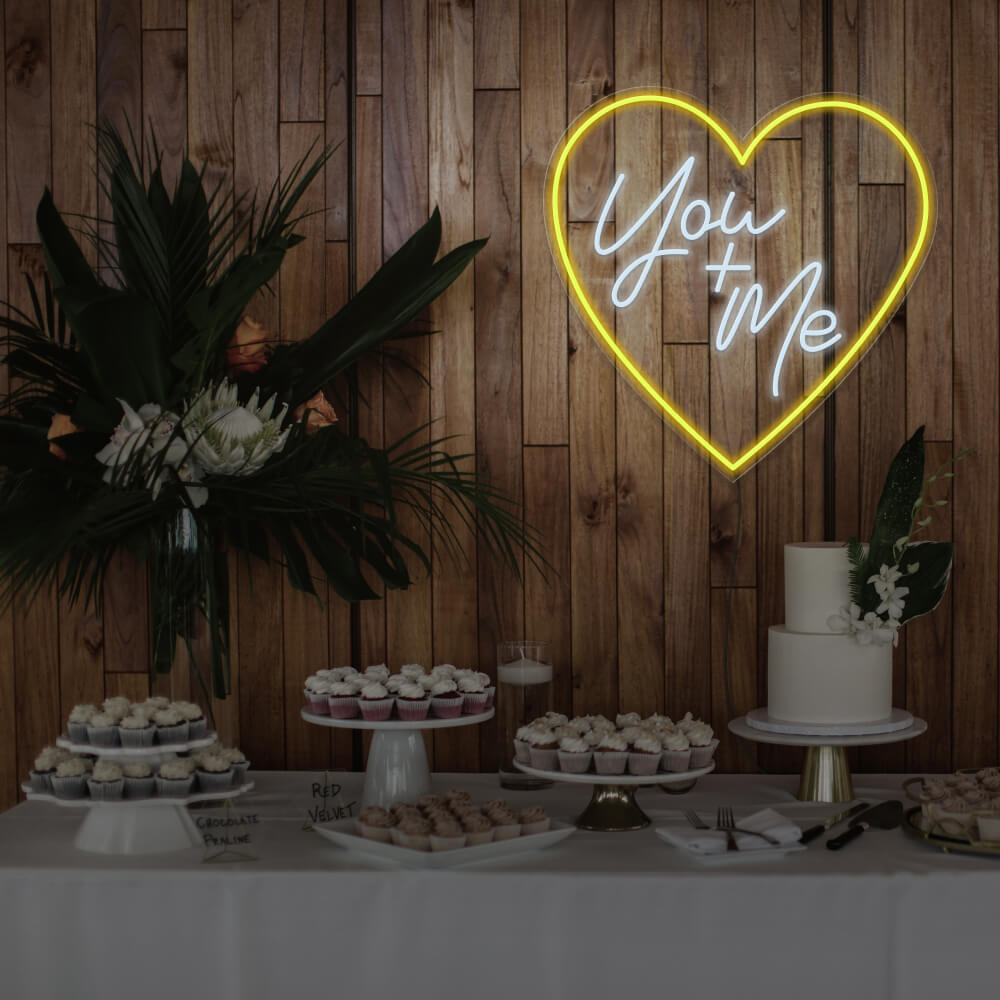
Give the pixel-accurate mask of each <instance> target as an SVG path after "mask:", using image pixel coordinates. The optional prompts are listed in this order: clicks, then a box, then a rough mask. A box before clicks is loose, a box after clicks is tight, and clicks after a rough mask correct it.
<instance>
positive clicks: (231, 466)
mask: <svg viewBox="0 0 1000 1000" xmlns="http://www.w3.org/2000/svg"><path fill="white" fill-rule="evenodd" d="M275 401H276V397H275V396H272V397H271V398H270V399H269V400H268V401H267V402H266V403H265V404H264V405H263V406H260V405H259V404H260V390H259V389H255V390H254V393H253V395H252V396H251V397H250V399H249V400H248V401H247V402H246V403H245V404H241V403H240V401H239V390H238V388H237V386H235V385H233V384H231V383H230V382H229V381H227V380H226V379H223V380H222V381H221V382H220V383H219V385H218V387H217V388H216V389H215V390H214V391H213V390H212V388H211V387H208V388H207V389H205V390H204V391H202V392H201V393H200V394H199V395H198V396H196V397H195V398H194V400H193V401H192V402H191V404H190V406H189V407H188V412H187V413H186V414H185V416H184V433H185V435H186V436H187V438H188V440H189V441H190V442H191V450H192V451H193V452H194V456H195V458H196V459H197V461H198V464H199V465H200V466H201V467H202V468H203V469H205V470H206V471H207V472H211V473H215V474H217V475H224V476H249V475H252V474H253V473H255V472H257V471H258V470H260V469H261V468H262V467H263V465H264V464H265V463H266V462H267V460H268V459H269V458H270V457H271V456H272V455H274V454H275V453H277V452H280V451H281V450H282V448H284V447H285V441H287V440H288V434H289V432H290V430H291V425H289V426H288V427H287V428H285V430H282V429H281V425H282V423H283V422H284V419H285V414H286V413H287V412H288V406H287V405H284V406H282V407H281V410H280V411H279V412H278V415H277V416H276V417H275V416H272V414H273V413H274V406H275Z"/></svg>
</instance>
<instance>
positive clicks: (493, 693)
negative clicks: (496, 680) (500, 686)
mask: <svg viewBox="0 0 1000 1000" xmlns="http://www.w3.org/2000/svg"><path fill="white" fill-rule="evenodd" d="M496 698H497V689H496V685H494V684H491V685H490V686H489V687H488V688H487V689H486V711H487V712H488V711H489V710H490V709H491V708H492V707H493V703H494V702H495V701H496Z"/></svg>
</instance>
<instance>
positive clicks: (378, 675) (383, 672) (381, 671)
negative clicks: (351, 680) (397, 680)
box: [365, 663, 390, 681]
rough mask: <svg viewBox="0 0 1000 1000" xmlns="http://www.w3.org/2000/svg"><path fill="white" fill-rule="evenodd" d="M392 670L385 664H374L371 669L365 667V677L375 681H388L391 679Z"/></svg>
mask: <svg viewBox="0 0 1000 1000" xmlns="http://www.w3.org/2000/svg"><path fill="white" fill-rule="evenodd" d="M389 674H390V670H389V668H388V667H387V666H386V665H385V664H384V663H373V664H372V665H371V666H370V667H365V677H367V678H368V680H373V681H386V680H388V678H389Z"/></svg>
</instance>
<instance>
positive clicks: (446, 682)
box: [430, 667, 464, 719]
mask: <svg viewBox="0 0 1000 1000" xmlns="http://www.w3.org/2000/svg"><path fill="white" fill-rule="evenodd" d="M434 669H435V670H436V669H437V667H435V668H434ZM430 693H431V711H432V712H433V713H434V715H435V716H437V718H439V719H457V718H458V716H460V715H461V714H462V701H463V700H464V699H463V696H462V693H461V692H460V691H459V690H458V685H457V684H456V683H455V682H454V681H453V680H452V679H451V678H450V677H443V676H439V678H438V680H437V681H436V682H435V684H434V686H433V687H432V688H431V692H430Z"/></svg>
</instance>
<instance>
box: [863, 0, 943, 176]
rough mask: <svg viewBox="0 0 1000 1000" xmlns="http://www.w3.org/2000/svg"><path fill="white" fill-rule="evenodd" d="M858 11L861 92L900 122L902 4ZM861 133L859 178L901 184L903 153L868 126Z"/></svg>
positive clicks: (882, 0)
mask: <svg viewBox="0 0 1000 1000" xmlns="http://www.w3.org/2000/svg"><path fill="white" fill-rule="evenodd" d="M858 13H859V15H860V20H859V31H858V48H859V52H858V66H859V70H860V73H859V77H858V94H859V95H860V96H861V97H863V98H864V99H865V100H867V101H870V102H871V103H872V104H874V105H876V106H877V107H879V108H880V109H881V110H882V111H885V112H887V113H888V114H889V116H890V117H891V118H892V119H893V120H894V121H902V120H903V102H904V96H905V85H904V80H903V61H904V57H903V38H904V31H903V0H860V3H859V9H858ZM941 43H942V39H941V37H940V35H939V36H938V44H939V45H940V44H941ZM859 131H860V143H861V149H860V156H859V159H858V180H859V181H860V182H861V183H862V184H902V183H903V180H904V177H903V174H904V169H905V168H904V165H903V154H902V152H901V151H900V150H899V149H898V148H897V146H896V144H895V142H893V141H892V138H891V137H890V136H889V135H887V134H886V132H885V131H884V130H882V129H881V128H874V127H872V126H871V125H869V124H867V123H865V122H862V124H861V127H860V130H859Z"/></svg>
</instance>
